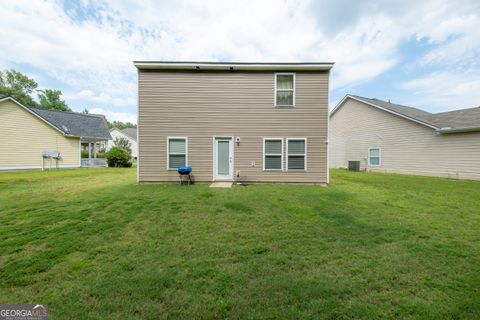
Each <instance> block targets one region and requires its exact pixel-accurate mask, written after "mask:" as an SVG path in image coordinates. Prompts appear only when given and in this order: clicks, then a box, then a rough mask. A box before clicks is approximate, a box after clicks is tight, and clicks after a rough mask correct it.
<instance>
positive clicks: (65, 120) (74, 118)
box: [0, 97, 111, 140]
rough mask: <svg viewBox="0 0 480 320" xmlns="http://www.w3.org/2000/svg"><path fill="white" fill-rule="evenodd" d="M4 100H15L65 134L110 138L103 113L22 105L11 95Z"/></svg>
mask: <svg viewBox="0 0 480 320" xmlns="http://www.w3.org/2000/svg"><path fill="white" fill-rule="evenodd" d="M4 100H11V101H13V102H15V103H16V104H18V105H19V106H21V107H23V108H24V109H25V110H27V111H29V112H30V113H32V114H33V115H35V116H37V117H38V118H40V119H41V120H43V121H44V122H46V123H47V124H49V125H50V126H52V127H53V128H55V129H57V130H58V131H60V132H61V133H62V134H64V135H65V136H71V137H84V138H95V139H105V140H108V139H111V136H110V132H109V131H108V127H107V121H106V119H105V117H104V116H103V115H98V114H85V113H77V112H65V111H53V110H46V109H38V108H32V107H27V106H24V105H23V104H21V103H20V102H18V101H16V100H15V99H13V98H12V97H4V98H2V99H0V102H1V101H4Z"/></svg>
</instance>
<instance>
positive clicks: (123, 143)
mask: <svg viewBox="0 0 480 320" xmlns="http://www.w3.org/2000/svg"><path fill="white" fill-rule="evenodd" d="M113 144H114V145H115V146H116V147H119V148H122V149H125V150H127V152H128V154H132V144H131V143H130V141H128V139H125V138H123V137H117V138H115V140H113Z"/></svg>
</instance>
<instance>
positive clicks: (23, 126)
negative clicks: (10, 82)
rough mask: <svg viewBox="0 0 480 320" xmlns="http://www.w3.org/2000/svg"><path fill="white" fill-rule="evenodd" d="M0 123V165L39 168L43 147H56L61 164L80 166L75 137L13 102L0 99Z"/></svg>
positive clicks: (8, 167)
mask: <svg viewBox="0 0 480 320" xmlns="http://www.w3.org/2000/svg"><path fill="white" fill-rule="evenodd" d="M0 124H1V125H0V129H1V133H0V169H14V168H41V167H42V156H41V154H42V152H43V151H59V152H60V153H61V154H62V160H60V161H59V165H60V166H61V167H75V166H77V167H79V166H80V156H79V150H80V149H79V143H80V139H79V138H66V137H65V136H63V135H62V134H61V133H60V132H59V131H57V130H56V129H54V128H52V127H51V126H50V125H48V124H46V123H45V122H44V121H43V120H41V119H39V118H38V117H36V116H35V115H33V114H31V113H30V112H29V111H27V110H25V109H24V108H23V107H21V106H19V105H17V104H16V103H14V102H12V101H8V100H7V101H2V102H0ZM46 165H47V166H49V165H51V164H50V163H49V162H48V161H47V162H46ZM52 165H53V164H52Z"/></svg>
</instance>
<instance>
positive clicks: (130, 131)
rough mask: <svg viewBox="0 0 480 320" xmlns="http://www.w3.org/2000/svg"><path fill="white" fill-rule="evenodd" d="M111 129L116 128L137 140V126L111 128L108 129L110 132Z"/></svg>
mask: <svg viewBox="0 0 480 320" xmlns="http://www.w3.org/2000/svg"><path fill="white" fill-rule="evenodd" d="M113 130H116V131H118V132H120V133H122V134H124V135H126V136H127V137H129V138H130V139H132V140H135V141H137V128H124V129H119V128H112V129H110V132H112V131H113Z"/></svg>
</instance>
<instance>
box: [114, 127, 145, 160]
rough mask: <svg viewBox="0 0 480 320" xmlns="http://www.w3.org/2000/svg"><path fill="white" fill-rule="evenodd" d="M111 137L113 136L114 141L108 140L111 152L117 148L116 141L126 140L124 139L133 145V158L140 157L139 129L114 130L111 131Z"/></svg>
mask: <svg viewBox="0 0 480 320" xmlns="http://www.w3.org/2000/svg"><path fill="white" fill-rule="evenodd" d="M110 135H111V136H112V139H111V140H108V143H107V150H110V149H111V148H112V147H113V146H115V144H114V142H115V139H117V138H124V139H127V140H128V141H129V142H130V144H131V148H132V157H134V158H135V159H137V157H138V143H137V128H125V129H118V128H112V129H111V130H110Z"/></svg>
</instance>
